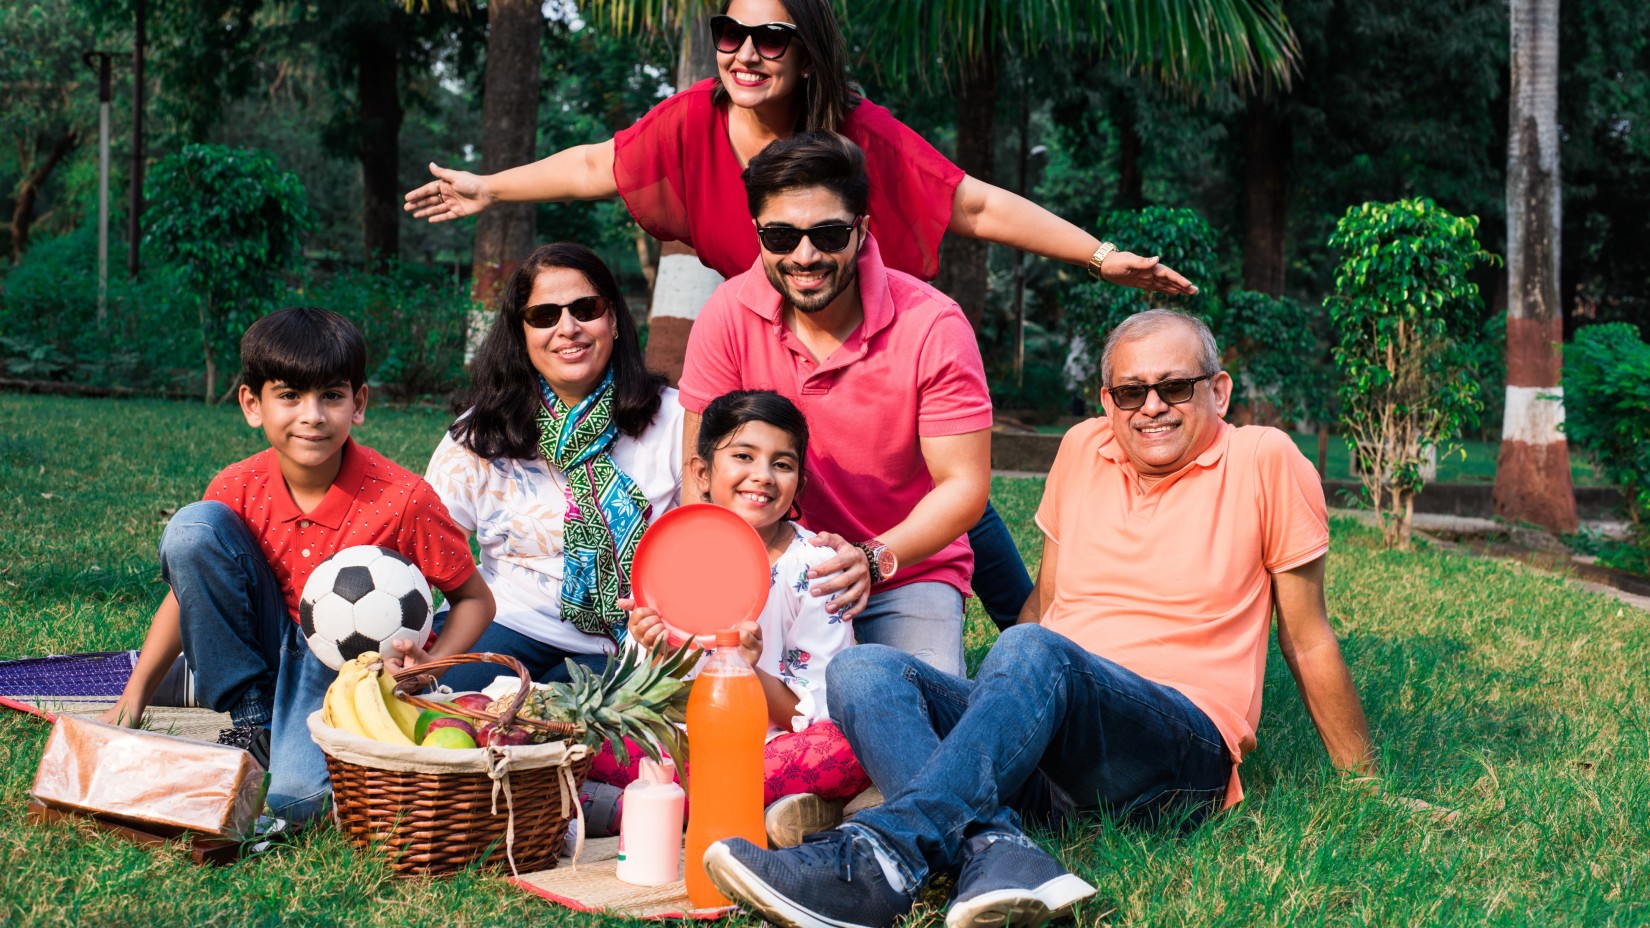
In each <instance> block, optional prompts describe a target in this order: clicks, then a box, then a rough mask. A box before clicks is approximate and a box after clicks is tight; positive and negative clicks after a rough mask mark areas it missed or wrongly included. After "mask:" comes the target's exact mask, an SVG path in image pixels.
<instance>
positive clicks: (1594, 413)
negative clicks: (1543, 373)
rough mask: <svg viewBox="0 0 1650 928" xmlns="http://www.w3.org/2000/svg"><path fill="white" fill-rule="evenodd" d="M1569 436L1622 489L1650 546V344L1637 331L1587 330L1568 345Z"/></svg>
mask: <svg viewBox="0 0 1650 928" xmlns="http://www.w3.org/2000/svg"><path fill="white" fill-rule="evenodd" d="M1564 435H1565V438H1566V439H1568V440H1569V443H1570V446H1571V447H1572V448H1575V449H1577V450H1579V451H1580V452H1581V453H1582V454H1584V455H1586V456H1587V457H1588V458H1590V459H1591V460H1592V462H1593V463H1594V464H1595V465H1596V466H1597V467H1598V468H1599V470H1600V471H1602V472H1603V474H1604V476H1605V478H1606V479H1608V480H1609V481H1610V482H1611V483H1614V484H1616V485H1617V486H1620V487H1621V489H1622V492H1623V494H1625V495H1626V497H1627V503H1628V513H1629V515H1630V516H1631V517H1632V520H1633V522H1634V524H1635V526H1636V527H1637V529H1638V535H1639V537H1640V539H1641V540H1643V541H1646V542H1650V538H1647V537H1646V532H1647V531H1650V524H1647V521H1650V520H1647V519H1646V516H1650V345H1646V344H1645V343H1644V341H1643V339H1641V338H1639V333H1638V330H1637V329H1636V328H1634V327H1633V326H1631V325H1629V324H1627V323H1625V322H1612V323H1609V324H1607V325H1591V326H1587V327H1586V328H1584V329H1581V330H1579V331H1577V332H1576V335H1575V340H1574V341H1572V342H1571V343H1570V344H1568V345H1565V346H1564Z"/></svg>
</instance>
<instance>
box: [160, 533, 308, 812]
mask: <svg viewBox="0 0 1650 928" xmlns="http://www.w3.org/2000/svg"><path fill="white" fill-rule="evenodd" d="M160 570H161V576H162V577H163V578H165V580H166V582H167V583H168V584H169V585H170V586H171V587H172V593H173V595H174V596H176V597H177V600H178V609H179V627H180V630H181V632H182V635H183V657H184V660H185V661H187V662H188V663H189V667H190V669H191V670H192V671H194V674H195V691H196V695H197V698H198V701H199V702H200V704H201V705H203V706H206V707H207V708H210V709H214V710H216V711H218V712H228V713H229V714H230V716H231V717H232V718H233V719H234V720H235V724H236V725H268V726H270V745H269V776H270V781H269V797H268V802H269V808H270V811H272V812H274V813H275V814H276V815H279V816H282V817H284V818H286V819H288V820H289V821H293V822H301V821H304V820H307V819H311V818H314V817H316V816H318V815H320V814H321V813H322V812H323V811H324V810H325V808H326V803H327V797H328V795H329V794H330V792H331V782H330V780H329V779H328V777H327V767H326V758H325V757H324V756H323V755H322V753H321V749H320V748H319V747H316V745H315V742H314V740H313V739H311V738H310V736H309V726H308V719H309V714H310V713H311V712H314V711H316V710H318V709H320V708H321V702H322V700H323V699H324V698H325V697H326V691H327V687H328V686H330V685H331V684H332V681H333V680H335V679H337V677H338V674H337V672H336V671H334V670H330V669H328V668H327V667H326V665H324V664H322V663H321V662H320V661H319V660H317V659H316V657H315V655H313V654H311V653H310V651H309V645H307V644H305V643H304V640H303V633H302V632H301V631H300V630H299V628H298V623H296V622H294V621H292V617H291V613H289V612H288V611H287V608H286V599H285V598H284V597H283V596H282V595H281V586H280V583H279V582H278V581H277V580H276V579H275V572H274V571H273V570H271V569H270V566H269V562H268V561H266V560H265V559H264V555H263V551H262V550H261V549H260V548H259V547H258V542H257V539H255V538H253V537H252V533H251V531H249V530H248V529H247V527H246V523H245V522H242V521H241V519H240V517H239V516H237V515H236V514H235V512H234V510H232V509H230V508H229V507H228V506H225V505H224V504H222V503H218V502H212V501H203V502H198V503H191V504H189V505H187V506H185V507H183V508H182V509H180V510H178V512H177V514H176V515H174V516H173V517H172V521H171V522H169V523H168V524H167V526H166V532H165V533H164V534H163V535H162V536H161V540H160Z"/></svg>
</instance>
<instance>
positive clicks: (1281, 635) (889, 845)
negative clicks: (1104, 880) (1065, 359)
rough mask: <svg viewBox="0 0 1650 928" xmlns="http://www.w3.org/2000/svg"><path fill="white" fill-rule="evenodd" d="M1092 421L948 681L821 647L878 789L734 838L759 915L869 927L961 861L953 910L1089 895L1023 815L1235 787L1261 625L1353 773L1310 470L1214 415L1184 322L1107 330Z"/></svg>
mask: <svg viewBox="0 0 1650 928" xmlns="http://www.w3.org/2000/svg"><path fill="white" fill-rule="evenodd" d="M1101 372H1102V378H1103V380H1104V383H1105V384H1106V386H1105V389H1104V392H1103V394H1102V402H1103V403H1104V405H1105V409H1106V416H1105V418H1100V419H1091V420H1089V421H1088V422H1085V423H1083V424H1081V425H1079V426H1077V427H1075V428H1073V429H1072V430H1071V431H1070V432H1068V433H1067V434H1066V437H1065V440H1064V442H1062V444H1061V446H1060V453H1059V456H1058V457H1057V459H1056V460H1055V463H1054V467H1053V469H1052V470H1051V471H1050V472H1049V477H1048V485H1047V488H1046V489H1045V490H1044V494H1043V501H1042V505H1041V506H1040V507H1039V509H1038V511H1037V524H1038V526H1039V527H1040V528H1041V529H1042V530H1043V534H1044V541H1043V561H1042V568H1041V571H1040V573H1039V575H1038V581H1037V587H1036V590H1035V591H1034V593H1033V594H1032V596H1031V599H1030V600H1029V601H1028V602H1027V603H1026V606H1025V609H1024V611H1023V612H1022V613H1021V618H1020V623H1021V624H1019V625H1016V626H1014V627H1013V628H1010V629H1008V630H1007V631H1005V632H1004V633H1003V635H1002V637H1001V638H1000V639H999V640H998V642H997V644H996V646H995V647H993V648H992V651H991V653H990V654H989V655H987V657H986V660H985V663H984V664H983V665H982V666H981V668H980V671H979V674H978V677H977V678H976V679H975V680H973V681H969V680H965V679H962V678H960V677H955V676H950V675H947V674H943V673H940V672H938V671H935V670H933V669H932V668H930V667H926V666H924V665H923V664H921V663H920V662H918V661H915V660H912V659H911V658H909V657H907V656H906V655H903V654H900V653H899V652H897V651H893V650H892V649H888V648H881V647H877V646H874V645H865V646H861V647H858V648H854V649H851V650H850V651H848V652H846V653H844V654H843V655H841V656H839V657H838V658H837V659H836V660H835V661H833V662H832V664H831V668H830V673H829V679H830V702H831V717H832V718H833V719H835V720H836V721H837V723H838V724H839V725H840V726H841V727H842V730H843V731H844V732H845V733H846V734H847V736H848V740H849V741H850V743H851V744H852V745H853V747H854V750H855V752H856V753H857V754H858V756H859V759H860V762H861V763H862V764H863V765H864V766H865V769H866V771H867V772H869V773H870V775H871V778H872V780H873V781H874V782H875V783H876V784H877V785H878V786H880V787H881V788H882V790H883V792H884V793H885V794H886V795H887V796H888V801H887V803H886V804H885V805H883V806H881V807H880V808H876V809H871V810H868V811H865V812H862V813H860V814H859V815H857V816H856V817H855V818H854V819H852V820H851V821H850V822H848V823H847V824H844V825H842V826H841V827H839V828H837V829H835V830H833V831H829V832H824V833H821V834H818V835H813V836H810V838H809V840H808V842H806V843H804V844H803V845H802V846H800V847H796V848H791V849H788V850H783V851H774V852H769V851H764V850H760V849H757V848H755V847H753V846H752V845H750V844H749V843H747V842H743V841H741V840H740V839H731V840H729V841H724V842H719V843H718V844H716V845H713V846H712V848H711V849H710V851H709V852H707V854H706V855H705V860H706V866H707V868H708V869H709V870H710V873H711V875H712V878H713V879H714V880H715V881H716V883H717V885H718V886H720V887H722V889H723V891H724V892H726V893H728V894H729V895H730V896H733V897H734V898H737V899H739V900H740V901H742V902H744V903H746V904H748V905H750V906H751V907H752V908H754V909H756V910H757V911H758V912H760V913H762V914H763V915H764V916H766V917H767V918H768V919H769V920H771V921H773V922H775V923H777V924H781V925H792V926H827V925H828V926H833V928H843V926H856V925H863V926H877V928H880V926H885V925H889V924H892V923H893V921H894V920H895V919H897V918H898V917H899V916H901V915H903V914H904V913H905V912H906V911H908V910H909V908H910V906H911V903H912V900H913V899H914V897H915V895H916V893H917V892H918V891H919V890H920V889H921V887H922V884H923V883H924V881H925V880H926V879H927V878H928V876H929V875H930V874H931V873H935V872H939V871H942V870H945V869H948V868H951V867H954V866H958V865H960V866H961V868H962V869H961V873H960V875H959V876H958V878H957V886H956V896H955V900H954V902H953V904H952V906H951V909H950V911H949V913H948V915H947V918H946V925H947V926H948V928H963V926H975V925H979V926H984V925H993V926H995V925H1005V924H1006V925H1016V926H1019V925H1040V924H1042V923H1043V922H1045V921H1047V920H1048V919H1050V918H1053V917H1057V916H1059V915H1063V914H1066V913H1067V912H1068V911H1069V910H1070V909H1071V907H1072V906H1073V905H1075V904H1076V903H1077V902H1078V901H1080V900H1082V899H1083V898H1085V897H1087V896H1088V895H1090V894H1091V893H1092V892H1093V891H1094V890H1093V888H1092V887H1090V886H1089V885H1088V884H1087V883H1085V882H1084V881H1083V880H1081V879H1079V878H1078V877H1076V876H1074V875H1072V874H1070V873H1068V872H1066V870H1065V869H1064V868H1063V867H1061V865H1060V864H1059V863H1058V862H1057V861H1055V860H1054V859H1053V858H1052V857H1050V856H1048V855H1047V854H1045V853H1044V852H1043V851H1041V850H1040V849H1038V848H1037V847H1036V846H1035V845H1034V844H1033V843H1032V842H1031V841H1029V840H1028V839H1027V838H1026V837H1025V836H1024V835H1023V834H1022V833H1021V831H1020V818H1019V813H1018V812H1017V811H1016V809H1019V810H1021V811H1031V810H1032V807H1033V806H1035V805H1039V804H1041V805H1043V806H1044V807H1046V806H1047V804H1048V803H1047V800H1048V798H1049V797H1050V796H1053V797H1055V803H1054V804H1055V805H1058V806H1063V807H1075V808H1081V809H1096V810H1103V811H1106V812H1109V813H1111V814H1113V815H1117V816H1120V817H1123V818H1128V819H1138V820H1145V821H1156V820H1158V819H1161V818H1164V817H1169V818H1172V819H1174V820H1177V821H1181V822H1185V823H1188V824H1189V823H1195V822H1197V821H1199V820H1201V819H1202V818H1203V817H1204V816H1205V815H1207V814H1208V813H1210V812H1211V811H1214V810H1217V809H1221V808H1225V807H1228V806H1231V805H1233V804H1234V803H1236V802H1238V801H1239V800H1240V799H1241V798H1242V796H1243V792H1242V788H1241V785H1240V783H1239V780H1238V774H1237V768H1238V765H1239V764H1240V763H1241V762H1242V759H1243V757H1244V755H1245V754H1246V753H1247V752H1249V751H1251V750H1253V749H1254V746H1255V728H1256V725H1257V723H1258V722H1259V720H1260V697H1261V686H1262V681H1263V677H1264V675H1265V670H1266V640H1267V633H1268V630H1269V629H1270V626H1271V617H1272V615H1273V612H1274V610H1275V611H1276V614H1277V617H1278V642H1279V646H1280V647H1281V649H1282V651H1283V654H1284V659H1285V661H1286V662H1287V663H1288V665H1289V669H1290V671H1291V672H1292V673H1293V674H1294V676H1295V681H1296V683H1297V685H1298V686H1299V687H1300V691H1301V695H1302V697H1303V698H1304V700H1305V703H1306V707H1307V710H1308V712H1310V714H1311V716H1312V720H1313V722H1314V723H1315V724H1316V725H1317V728H1318V732H1319V735H1320V736H1321V737H1322V739H1323V742H1324V746H1325V747H1326V748H1327V749H1328V751H1329V756H1330V759H1331V761H1332V762H1333V763H1334V764H1335V765H1336V766H1338V767H1341V768H1345V769H1349V770H1354V771H1357V772H1360V773H1372V772H1373V768H1374V748H1373V746H1372V744H1371V742H1370V739H1369V731H1368V727H1367V725H1366V724H1365V722H1364V714H1363V708H1362V706H1361V704H1360V703H1359V700H1358V694H1357V691H1356V690H1355V689H1354V687H1353V685H1352V677H1351V674H1350V673H1349V672H1348V671H1347V667H1346V662H1345V661H1344V660H1343V659H1342V657H1341V652H1340V646H1339V644H1337V642H1336V640H1335V634H1334V631H1333V629H1332V628H1331V627H1330V624H1329V617H1328V612H1327V609H1326V608H1325V605H1324V595H1323V578H1324V556H1325V554H1326V553H1327V552H1328V549H1329V530H1328V521H1327V517H1326V515H1325V510H1324V496H1323V488H1322V486H1321V485H1320V483H1319V481H1318V476H1317V474H1316V472H1315V471H1314V470H1313V468H1312V466H1311V465H1310V464H1309V463H1308V462H1307V461H1306V459H1305V458H1304V457H1302V456H1301V454H1300V452H1299V451H1298V450H1296V448H1295V446H1294V443H1293V442H1292V441H1290V440H1289V437H1288V436H1286V435H1284V434H1283V433H1282V432H1280V431H1278V430H1276V429H1269V428H1261V427H1254V426H1248V427H1243V428H1236V427H1233V426H1231V425H1228V424H1227V423H1226V422H1225V421H1224V416H1225V414H1226V409H1227V404H1228V402H1229V400H1230V399H1231V392H1232V379H1231V377H1230V376H1229V375H1228V374H1226V373H1225V372H1224V371H1222V370H1221V369H1220V355H1219V352H1218V351H1217V350H1216V347H1215V341H1214V337H1213V336H1212V335H1211V334H1210V332H1209V330H1208V327H1207V326H1205V325H1204V324H1203V323H1202V322H1201V321H1199V320H1197V319H1195V318H1193V317H1190V316H1186V315H1183V314H1180V313H1175V312H1171V311H1168V310H1151V311H1148V312H1144V313H1140V314H1138V315H1136V316H1134V317H1132V318H1130V319H1128V320H1127V321H1125V322H1124V323H1122V324H1121V325H1119V326H1118V327H1117V328H1116V329H1115V330H1114V331H1113V332H1112V335H1111V337H1110V339H1108V341H1107V343H1106V347H1105V351H1104V354H1103V356H1102V359H1101Z"/></svg>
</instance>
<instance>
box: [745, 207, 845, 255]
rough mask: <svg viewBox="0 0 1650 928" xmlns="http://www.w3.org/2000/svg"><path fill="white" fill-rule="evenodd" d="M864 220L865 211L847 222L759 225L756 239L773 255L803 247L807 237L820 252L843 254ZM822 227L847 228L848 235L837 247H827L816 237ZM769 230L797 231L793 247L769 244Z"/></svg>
mask: <svg viewBox="0 0 1650 928" xmlns="http://www.w3.org/2000/svg"><path fill="white" fill-rule="evenodd" d="M864 221H865V214H864V213H859V214H856V215H855V216H854V218H853V219H852V220H850V221H848V222H846V223H842V222H822V223H820V224H819V225H817V226H809V227H808V228H806V229H798V228H797V227H796V226H772V225H770V226H757V227H756V240H757V242H758V243H759V244H760V245H761V246H762V250H763V251H766V252H767V253H768V254H772V255H788V254H790V253H791V252H793V251H795V250H797V249H798V248H801V247H802V240H803V239H804V238H805V239H807V240H808V241H809V242H812V243H813V246H814V248H815V249H817V250H819V251H820V252H822V253H824V254H828V255H834V254H841V253H842V251H843V250H844V249H846V248H847V247H848V243H849V242H851V241H853V238H854V233H855V232H856V231H858V230H859V227H860V223H862V222H864ZM821 229H846V230H847V236H846V237H845V238H843V240H842V244H841V245H840V246H838V247H836V248H826V247H825V246H824V245H821V244H820V243H819V239H817V238H814V233H815V232H817V231H819V230H821ZM769 232H794V233H796V242H795V243H794V244H793V245H791V247H789V248H787V249H785V250H784V251H780V250H779V249H777V248H774V247H772V246H770V245H769V244H768V233H769Z"/></svg>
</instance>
